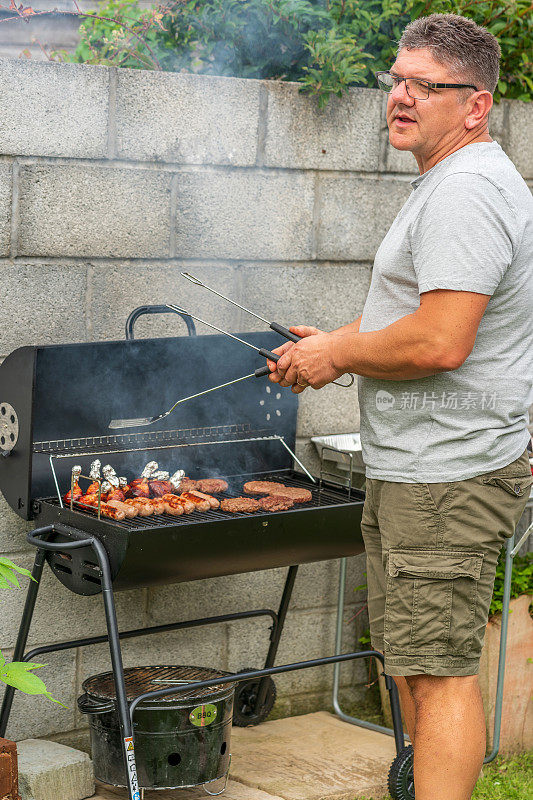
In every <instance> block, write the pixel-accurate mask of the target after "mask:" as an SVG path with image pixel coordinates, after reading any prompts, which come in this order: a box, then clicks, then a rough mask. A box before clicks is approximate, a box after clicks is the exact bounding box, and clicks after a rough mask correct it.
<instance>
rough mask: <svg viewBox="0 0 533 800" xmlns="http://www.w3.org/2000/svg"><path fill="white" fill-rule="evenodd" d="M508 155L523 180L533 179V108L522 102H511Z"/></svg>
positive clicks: (529, 104)
mask: <svg viewBox="0 0 533 800" xmlns="http://www.w3.org/2000/svg"><path fill="white" fill-rule="evenodd" d="M508 124H509V134H508V147H507V155H508V156H509V158H510V159H511V161H512V162H513V163H514V165H515V167H516V168H517V170H518V171H519V173H520V174H521V175H522V177H523V178H533V107H532V104H531V103H523V102H522V101H520V100H512V101H510V102H509V123H508Z"/></svg>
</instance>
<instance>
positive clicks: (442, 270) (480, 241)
mask: <svg viewBox="0 0 533 800" xmlns="http://www.w3.org/2000/svg"><path fill="white" fill-rule="evenodd" d="M516 225H517V222H516V218H515V215H514V213H513V211H512V209H511V208H510V206H509V205H508V203H507V202H506V200H505V199H504V197H503V196H502V195H501V193H500V192H499V190H498V189H497V188H496V186H494V184H493V183H491V181H489V180H488V179H487V178H485V177H483V175H479V174H477V173H467V172H461V173H455V174H453V175H448V176H447V177H445V178H443V180H442V181H441V182H440V183H439V184H438V186H437V187H436V188H435V190H434V191H433V192H432V194H431V195H430V197H429V198H428V200H427V202H426V203H425V204H424V206H423V208H422V210H421V212H420V214H419V215H418V217H417V219H416V221H415V223H414V224H413V227H412V231H411V246H412V255H413V264H414V268H415V272H416V275H417V278H418V291H419V294H422V293H423V292H429V291H431V290H432V289H456V290H457V291H463V292H479V293H480V294H489V295H492V294H493V293H494V291H495V290H496V287H497V286H498V284H499V283H500V281H501V280H502V278H503V276H504V274H505V271H506V270H507V268H508V266H509V265H510V263H511V260H512V258H513V241H514V239H515V236H516Z"/></svg>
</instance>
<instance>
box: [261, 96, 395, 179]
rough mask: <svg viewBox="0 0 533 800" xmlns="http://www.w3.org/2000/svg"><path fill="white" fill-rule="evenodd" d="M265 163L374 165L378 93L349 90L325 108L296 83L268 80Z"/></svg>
mask: <svg viewBox="0 0 533 800" xmlns="http://www.w3.org/2000/svg"><path fill="white" fill-rule="evenodd" d="M266 85H267V88H268V114H267V135H266V142H265V164H267V165H269V166H273V167H291V168H295V169H334V170H365V171H374V170H377V168H378V157H379V128H380V115H381V95H380V93H379V92H378V91H377V90H375V89H350V90H349V91H348V92H347V93H346V94H345V95H344V97H342V98H341V99H339V98H337V97H332V98H330V100H329V102H328V104H327V106H326V107H325V108H324V109H319V108H318V102H317V100H316V98H314V97H310V96H309V95H304V94H301V93H300V91H299V89H300V87H299V86H298V84H293V83H277V82H273V81H272V82H268V83H267V84H266Z"/></svg>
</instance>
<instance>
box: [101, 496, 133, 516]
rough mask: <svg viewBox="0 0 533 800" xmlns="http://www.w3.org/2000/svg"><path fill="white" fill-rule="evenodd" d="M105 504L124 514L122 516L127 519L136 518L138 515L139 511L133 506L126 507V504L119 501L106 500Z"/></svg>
mask: <svg viewBox="0 0 533 800" xmlns="http://www.w3.org/2000/svg"><path fill="white" fill-rule="evenodd" d="M106 504H107V505H108V506H114V507H115V508H118V509H120V510H121V511H123V512H124V514H125V515H126V516H127V517H129V518H130V519H131V518H132V517H136V516H137V514H138V513H139V510H138V509H137V508H135V506H132V505H128V504H127V503H122V502H121V501H120V500H106Z"/></svg>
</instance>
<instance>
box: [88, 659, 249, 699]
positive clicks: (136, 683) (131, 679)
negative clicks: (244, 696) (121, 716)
mask: <svg viewBox="0 0 533 800" xmlns="http://www.w3.org/2000/svg"><path fill="white" fill-rule="evenodd" d="M230 674H231V673H229V672H220V670H215V669H208V668H207V667H181V666H180V667H178V666H157V667H131V668H129V669H125V670H124V678H125V682H126V697H127V699H128V702H131V701H132V700H134V699H135V698H136V697H138V696H139V695H140V694H144V693H145V692H150V691H153V690H155V689H164V688H165V683H166V682H168V683H169V685H172V686H176V683H178V682H183V683H192V682H194V681H207V680H210V679H211V678H223V677H226V675H230ZM234 686H235V684H234V683H225V684H219V685H218V686H207V687H204V688H203V689H187V690H186V691H183V692H180V693H179V694H178V695H169V696H167V697H165V696H163V697H159V698H157V702H158V703H159V702H171V701H174V702H176V700H178V701H180V700H186V699H188V698H191V699H195V700H196V699H199V698H202V697H208V696H212V695H213V694H217V693H218V692H220V691H231V690H232V689H233V688H234ZM83 689H84V691H86V692H87V693H88V694H90V695H91V696H92V697H94V698H97V699H98V700H116V696H117V695H116V690H115V680H114V678H113V673H112V672H103V673H100V675H93V676H92V677H91V678H87V680H86V681H84V682H83Z"/></svg>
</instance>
